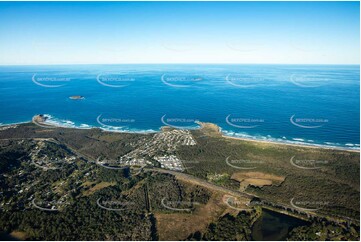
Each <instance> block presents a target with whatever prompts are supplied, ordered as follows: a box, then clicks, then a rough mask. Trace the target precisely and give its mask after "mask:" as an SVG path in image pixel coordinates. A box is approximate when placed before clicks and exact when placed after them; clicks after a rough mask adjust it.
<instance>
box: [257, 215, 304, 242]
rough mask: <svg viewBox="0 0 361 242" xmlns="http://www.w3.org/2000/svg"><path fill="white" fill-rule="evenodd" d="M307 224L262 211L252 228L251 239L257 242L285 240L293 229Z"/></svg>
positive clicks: (285, 216) (286, 216)
mask: <svg viewBox="0 0 361 242" xmlns="http://www.w3.org/2000/svg"><path fill="white" fill-rule="evenodd" d="M308 224H309V223H308V222H306V221H303V220H300V219H297V218H294V217H291V216H288V215H285V214H281V213H277V212H273V211H271V210H267V209H263V210H262V216H261V217H260V218H259V219H258V220H257V221H256V222H255V223H254V225H253V227H252V239H253V240H257V241H265V240H268V241H277V240H286V238H287V235H288V233H289V232H290V231H291V230H292V229H293V228H295V227H298V226H304V225H308Z"/></svg>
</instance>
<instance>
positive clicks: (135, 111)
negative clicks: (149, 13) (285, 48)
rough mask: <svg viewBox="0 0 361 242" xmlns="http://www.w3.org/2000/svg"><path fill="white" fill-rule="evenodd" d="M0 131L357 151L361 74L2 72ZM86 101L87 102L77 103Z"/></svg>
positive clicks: (230, 69) (222, 68)
mask: <svg viewBox="0 0 361 242" xmlns="http://www.w3.org/2000/svg"><path fill="white" fill-rule="evenodd" d="M0 93H1V95H0V123H1V124H10V123H19V122H26V121H30V120H31V118H32V117H33V116H34V115H36V114H47V115H48V117H49V119H48V120H49V122H53V123H57V124H59V125H62V126H69V127H81V128H89V127H101V128H104V129H107V130H113V131H120V132H121V131H131V132H151V131H158V130H159V129H160V127H161V126H164V125H165V124H169V125H172V126H175V127H179V128H190V127H192V128H196V127H197V124H196V123H195V121H197V120H198V121H203V122H212V123H216V124H217V125H219V126H220V127H221V128H222V131H223V132H224V133H225V134H226V135H230V136H237V137H246V138H253V139H263V140H274V141H280V142H291V143H307V144H312V145H325V146H339V147H347V148H351V149H359V143H360V142H359V140H360V69H359V66H348V65H339V66H331V65H73V66H0ZM72 95H81V96H83V97H84V99H82V100H72V99H69V96H72Z"/></svg>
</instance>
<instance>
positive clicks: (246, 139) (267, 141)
mask: <svg viewBox="0 0 361 242" xmlns="http://www.w3.org/2000/svg"><path fill="white" fill-rule="evenodd" d="M222 137H223V138H225V139H233V140H241V141H248V142H256V143H263V144H270V145H287V146H293V147H300V148H313V149H325V150H337V151H350V152H356V153H360V149H351V148H349V149H347V148H345V147H337V146H326V145H318V144H314V145H311V144H310V145H308V144H293V143H287V142H280V141H272V140H259V139H251V138H241V137H233V136H227V135H224V134H222Z"/></svg>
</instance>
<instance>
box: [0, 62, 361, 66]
mask: <svg viewBox="0 0 361 242" xmlns="http://www.w3.org/2000/svg"><path fill="white" fill-rule="evenodd" d="M360 64H361V63H183V62H182V63H161V62H160V63H64V64H0V66H74V65H310V66H312V65H315V66H316V65H329V66H331V65H335V66H340V65H343V66H360Z"/></svg>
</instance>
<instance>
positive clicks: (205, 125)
mask: <svg viewBox="0 0 361 242" xmlns="http://www.w3.org/2000/svg"><path fill="white" fill-rule="evenodd" d="M27 123H33V124H35V125H37V126H39V127H42V128H48V129H49V128H50V129H51V128H67V129H101V130H102V131H103V132H115V133H131V134H134V133H137V134H151V133H159V132H162V131H163V130H164V129H166V128H168V127H169V126H162V127H160V128H159V130H158V131H156V130H152V131H130V130H109V129H106V128H102V127H93V126H89V127H77V126H74V127H73V126H71V127H69V126H62V125H57V124H55V123H47V122H46V121H45V122H41V123H40V122H38V120H37V115H35V116H34V117H33V118H32V120H31V121H27V122H21V123H13V124H2V125H0V126H1V127H4V126H13V125H20V124H27ZM196 123H197V124H199V126H200V127H199V128H198V129H195V130H201V129H211V130H212V131H213V132H214V133H215V134H216V135H217V136H219V137H222V138H224V139H230V140H239V141H245V142H255V143H261V144H269V145H286V146H292V147H300V148H312V149H325V150H335V151H349V152H356V153H360V148H357V149H355V148H347V147H338V146H328V145H322V144H306V143H302V144H300V143H291V142H292V141H288V142H287V141H285V142H281V141H276V140H260V139H256V138H255V139H253V138H244V137H234V136H229V135H226V134H224V133H223V132H222V130H221V128H220V127H219V126H218V125H216V124H213V123H206V122H199V121H197V122H196ZM169 128H172V127H169Z"/></svg>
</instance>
